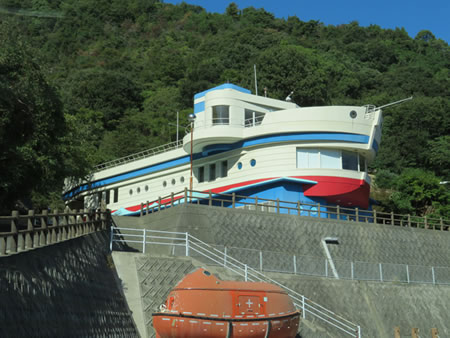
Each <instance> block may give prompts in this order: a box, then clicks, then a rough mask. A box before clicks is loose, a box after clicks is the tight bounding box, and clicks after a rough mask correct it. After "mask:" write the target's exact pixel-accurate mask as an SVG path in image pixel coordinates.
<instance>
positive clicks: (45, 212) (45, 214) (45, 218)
mask: <svg viewBox="0 0 450 338" xmlns="http://www.w3.org/2000/svg"><path fill="white" fill-rule="evenodd" d="M41 212H42V217H41V229H42V230H43V231H42V232H41V236H40V242H41V243H40V245H47V244H48V238H47V237H48V230H47V221H48V210H47V209H45V210H42V211H41Z"/></svg>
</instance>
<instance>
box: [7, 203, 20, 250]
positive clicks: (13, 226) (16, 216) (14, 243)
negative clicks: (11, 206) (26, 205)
mask: <svg viewBox="0 0 450 338" xmlns="http://www.w3.org/2000/svg"><path fill="white" fill-rule="evenodd" d="M11 216H12V217H13V218H12V219H11V233H12V234H11V235H9V236H8V238H7V242H6V243H7V244H6V247H7V248H8V244H9V251H10V252H17V241H16V235H17V234H18V230H17V225H18V224H17V221H18V219H19V212H18V211H17V210H13V211H12V212H11Z"/></svg>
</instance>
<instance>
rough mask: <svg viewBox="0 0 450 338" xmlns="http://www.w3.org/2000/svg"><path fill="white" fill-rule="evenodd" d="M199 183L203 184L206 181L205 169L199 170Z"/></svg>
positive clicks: (200, 168)
mask: <svg viewBox="0 0 450 338" xmlns="http://www.w3.org/2000/svg"><path fill="white" fill-rule="evenodd" d="M197 179H198V183H202V182H204V181H205V167H199V168H198V177H197Z"/></svg>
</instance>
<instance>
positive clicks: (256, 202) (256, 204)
mask: <svg viewBox="0 0 450 338" xmlns="http://www.w3.org/2000/svg"><path fill="white" fill-rule="evenodd" d="M256 210H258V196H256V197H255V211H256ZM441 223H442V217H441Z"/></svg>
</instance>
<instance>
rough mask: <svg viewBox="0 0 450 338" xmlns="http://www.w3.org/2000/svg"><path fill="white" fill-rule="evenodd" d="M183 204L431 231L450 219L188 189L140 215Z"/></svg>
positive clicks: (154, 203) (449, 225)
mask: <svg viewBox="0 0 450 338" xmlns="http://www.w3.org/2000/svg"><path fill="white" fill-rule="evenodd" d="M183 203H194V204H195V203H196V204H206V205H209V206H219V207H228V208H238V209H248V210H255V211H262V212H271V213H276V214H287V215H298V216H310V217H318V218H327V219H336V220H341V221H352V222H354V221H357V222H365V223H377V224H390V225H395V226H402V227H413V228H424V229H432V230H443V231H449V229H450V220H448V219H443V218H442V217H441V218H429V217H427V216H425V217H419V216H412V215H402V214H394V213H393V212H391V213H387V212H379V211H376V210H364V209H359V208H344V207H341V206H339V205H336V206H331V205H323V204H320V203H317V204H312V203H301V202H289V201H281V200H279V199H276V200H271V199H265V198H259V197H249V196H242V195H237V194H235V193H232V194H223V193H213V192H212V191H211V190H210V191H206V192H205V191H197V190H188V189H187V188H185V189H184V190H183V191H179V192H174V193H171V194H170V195H167V196H164V197H160V198H158V199H157V200H154V201H152V202H150V201H147V202H146V203H141V209H140V214H141V216H142V215H144V214H145V213H147V214H148V213H150V212H155V211H159V210H161V209H164V208H168V207H171V206H173V205H177V204H183Z"/></svg>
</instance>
